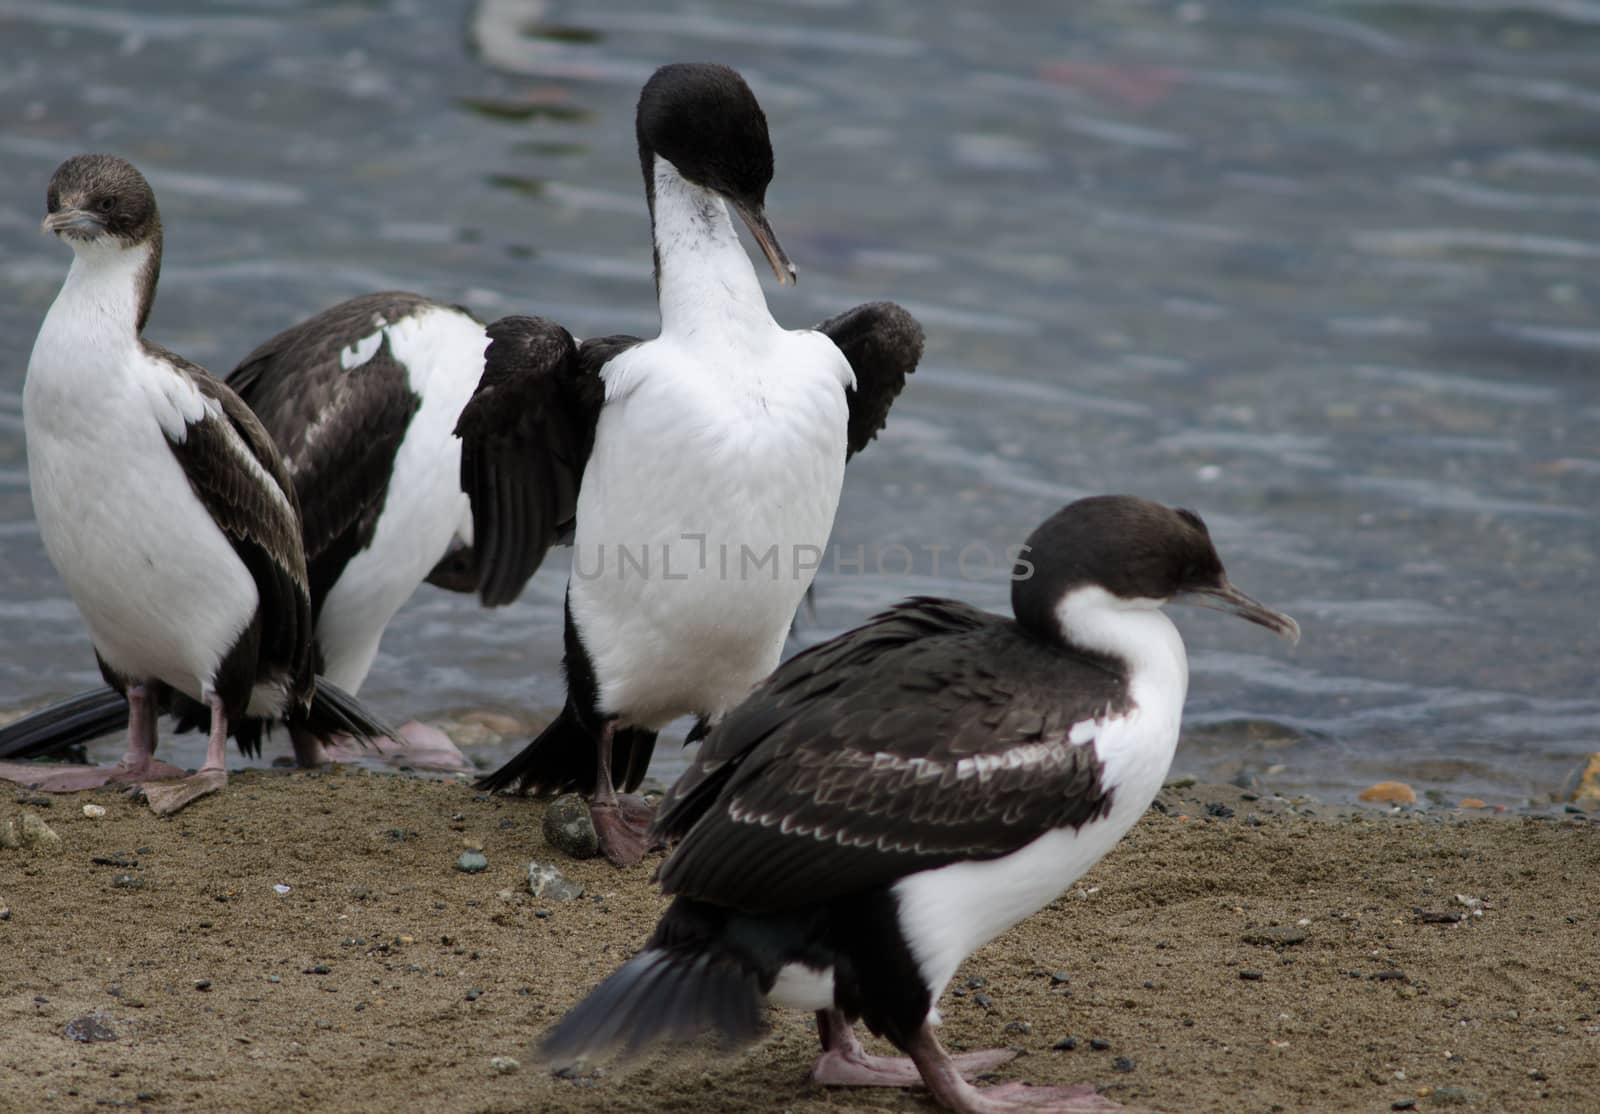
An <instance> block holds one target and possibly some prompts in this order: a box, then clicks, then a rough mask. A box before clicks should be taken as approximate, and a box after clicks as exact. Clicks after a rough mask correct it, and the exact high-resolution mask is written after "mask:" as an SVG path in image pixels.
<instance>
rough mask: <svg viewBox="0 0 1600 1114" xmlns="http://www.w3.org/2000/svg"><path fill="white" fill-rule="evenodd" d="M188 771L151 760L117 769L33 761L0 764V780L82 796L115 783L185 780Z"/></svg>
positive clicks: (42, 790)
mask: <svg viewBox="0 0 1600 1114" xmlns="http://www.w3.org/2000/svg"><path fill="white" fill-rule="evenodd" d="M183 775H184V771H183V770H180V769H178V767H176V766H173V765H170V764H168V763H166V762H160V761H157V760H156V759H153V758H152V759H150V760H149V761H148V762H146V763H144V764H143V765H142V766H139V767H137V768H136V767H133V766H130V765H128V764H126V763H123V762H119V763H117V764H116V765H115V766H54V765H41V764H37V763H33V762H0V781H12V782H16V783H17V784H18V785H25V786H27V787H28V788H29V789H37V790H38V791H39V792H41V793H78V792H81V791H83V790H85V789H99V788H100V787H101V786H102V785H107V784H109V783H112V782H136V781H141V780H144V779H146V778H149V779H152V780H158V779H161V778H172V777H182V776H183Z"/></svg>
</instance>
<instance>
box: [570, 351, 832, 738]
mask: <svg viewBox="0 0 1600 1114" xmlns="http://www.w3.org/2000/svg"><path fill="white" fill-rule="evenodd" d="M769 326H770V327H768V328H766V329H761V328H757V327H753V326H752V327H749V328H746V329H743V330H739V331H736V337H735V340H734V341H733V342H731V343H726V342H720V341H719V343H697V341H696V337H695V335H687V336H686V335H684V334H683V333H682V332H677V333H669V334H667V335H664V336H663V337H662V338H661V339H659V340H655V341H651V342H649V343H647V344H642V345H639V346H637V347H636V348H633V349H630V350H629V351H627V352H625V353H623V354H622V355H621V356H619V357H617V358H616V359H615V360H613V361H612V362H611V363H610V364H608V365H607V367H606V368H605V369H604V377H605V380H606V388H607V403H606V406H605V408H604V409H603V410H602V412H601V415H600V420H599V425H598V427H597V430H596V435H595V443H594V451H593V454H592V455H591V457H590V459H589V463H588V466H587V468H586V469H585V471H584V477H583V486H582V489H581V491H580V493H579V498H578V521H577V536H576V539H575V546H576V548H575V551H574V554H573V573H572V579H571V588H570V592H571V595H570V599H571V604H572V611H573V618H574V621H575V622H576V623H577V625H578V629H579V630H580V632H581V633H582V636H583V639H584V645H585V648H586V650H587V651H588V653H589V655H590V657H591V659H592V660H593V662H594V666H595V672H596V676H597V679H598V681H599V687H600V698H601V706H602V709H603V710H604V711H606V712H608V713H612V714H618V715H620V716H622V717H623V718H624V719H625V720H626V721H627V722H630V723H637V724H639V725H641V726H646V727H659V726H662V725H664V724H665V723H666V722H668V721H670V720H672V719H675V718H677V717H678V716H681V715H685V714H698V715H706V716H710V717H715V716H718V715H720V714H721V713H722V712H724V711H726V710H727V709H728V708H730V707H732V706H733V705H734V704H735V703H737V702H738V701H739V700H740V699H742V698H743V697H744V695H745V694H746V693H747V692H748V691H749V689H750V687H751V686H752V685H753V684H755V683H756V682H757V681H759V680H760V679H761V678H763V677H764V676H766V674H767V673H769V672H770V671H771V670H772V669H773V667H774V666H776V665H777V662H778V657H779V654H780V653H781V651H782V648H783V642H784V638H785V636H786V634H787V631H788V628H789V624H790V622H791V620H792V619H793V616H794V611H795V608H796V607H797V606H798V605H799V602H800V600H801V598H802V597H803V596H804V594H805V591H806V588H807V587H808V586H809V585H810V583H811V579H812V577H813V575H814V574H815V572H816V568H817V567H818V565H819V564H820V562H821V558H822V553H823V548H824V546H825V545H826V544H827V539H828V534H829V531H830V530H831V529H832V526H833V516H834V511H835V509H836V508H837V506H838V502H839V489H840V485H841V484H842V482H843V478H844V460H845V428H846V423H847V418H848V411H847V407H846V403H845V395H844V385H845V383H847V382H849V381H850V374H851V373H850V366H849V364H848V362H846V361H845V359H844V357H843V355H842V354H841V353H840V352H839V351H838V349H837V348H836V347H834V345H833V343H832V342H831V341H829V340H828V339H827V338H826V337H824V336H822V335H820V334H817V333H810V332H796V333H791V332H787V331H784V330H782V329H779V328H778V327H777V326H776V325H770V321H769ZM726 335H727V334H721V336H722V337H726Z"/></svg>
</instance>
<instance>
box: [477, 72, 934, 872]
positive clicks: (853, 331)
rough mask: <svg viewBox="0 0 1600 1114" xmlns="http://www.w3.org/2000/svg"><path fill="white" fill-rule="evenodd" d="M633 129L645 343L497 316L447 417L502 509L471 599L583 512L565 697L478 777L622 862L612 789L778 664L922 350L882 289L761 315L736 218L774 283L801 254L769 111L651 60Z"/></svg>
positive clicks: (484, 490) (721, 78)
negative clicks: (786, 317)
mask: <svg viewBox="0 0 1600 1114" xmlns="http://www.w3.org/2000/svg"><path fill="white" fill-rule="evenodd" d="M637 132H638V144H639V161H640V164H641V167H642V169H643V173H644V183H645V193H646V198H647V200H648V203H649V208H650V217H651V227H652V232H653V237H654V243H655V272H656V289H657V295H658V301H659V304H660V310H661V334H660V336H658V337H657V338H656V339H654V340H651V341H640V340H638V339H637V338H634V337H607V338H603V339H597V340H590V341H587V342H585V343H583V344H582V345H578V344H576V343H575V342H574V341H573V339H572V337H571V336H570V335H569V334H568V333H567V331H566V330H565V329H563V328H561V327H560V326H559V325H555V324H552V323H551V322H548V321H545V320H542V319H539V318H528V317H511V318H505V319H503V320H500V321H497V322H495V323H494V324H492V325H491V326H490V327H489V335H490V337H491V343H490V345H489V349H488V353H487V355H486V357H485V361H484V372H483V382H482V384H481V385H480V386H479V388H478V391H477V394H476V395H475V396H474V398H473V399H472V401H471V402H470V403H469V404H468V405H467V408H466V411H465V413H463V415H462V417H461V423H460V427H459V428H460V433H461V436H462V438H463V441H464V442H465V445H464V449H463V454H462V481H463V486H464V487H465V488H466V489H467V492H468V494H469V495H470V496H471V498H472V503H473V507H474V510H475V513H476V511H477V509H478V508H480V507H490V506H493V507H498V508H499V510H498V513H497V514H496V515H495V516H494V518H495V523H494V526H493V528H492V529H480V530H479V532H478V534H477V536H476V538H475V548H476V552H477V558H478V563H479V571H480V575H481V576H482V577H483V582H482V583H483V589H484V591H485V592H486V593H488V594H489V595H494V594H497V593H498V592H499V585H500V584H501V582H502V580H509V582H512V583H517V582H519V581H520V579H521V578H525V577H526V575H527V568H526V562H528V561H533V562H535V563H536V562H537V559H538V557H539V556H542V554H543V551H544V549H545V548H547V547H548V546H549V545H551V544H552V543H553V542H554V541H555V540H556V539H557V538H558V537H560V536H561V534H562V532H563V531H564V530H565V529H567V528H568V527H569V526H571V525H572V524H573V523H574V521H575V524H576V525H575V528H576V536H575V541H574V544H575V547H576V548H575V551H574V555H573V562H574V566H573V574H572V576H571V578H570V579H569V581H568V586H567V601H566V673H567V701H566V706H565V707H564V708H563V710H562V712H561V714H560V716H559V717H558V718H557V719H556V720H555V721H554V722H553V723H551V724H550V726H549V727H547V728H546V729H545V731H544V732H543V733H542V734H541V735H540V736H539V737H538V738H536V739H535V740H533V742H531V743H530V744H529V745H528V746H527V747H526V748H525V749H524V750H523V751H522V753H520V754H519V755H517V756H516V757H515V758H513V759H512V760H511V761H510V762H508V763H506V765H505V766H504V767H502V768H501V769H499V770H497V771H496V772H494V773H493V774H491V775H489V776H488V777H486V778H484V779H482V781H481V782H480V783H479V784H480V785H481V786H483V787H486V788H491V789H498V790H504V791H533V792H540V793H553V792H560V791H564V790H577V791H581V792H584V793H587V794H589V795H590V803H591V811H592V815H593V817H594V821H595V827H596V830H597V831H598V833H599V835H600V839H601V845H602V847H603V849H604V850H605V853H606V854H607V855H608V856H609V857H610V858H611V859H612V860H613V861H614V862H617V863H619V864H629V863H635V862H638V861H639V859H640V858H642V856H643V854H644V851H645V846H646V845H645V841H644V832H645V827H646V824H647V822H648V819H649V811H648V809H647V808H646V807H645V806H644V804H643V802H642V801H641V800H639V799H638V798H636V797H633V796H630V795H623V794H626V793H627V792H628V791H630V790H632V789H634V788H635V787H637V785H638V784H639V782H640V780H641V779H642V778H643V776H644V773H645V769H646V767H647V765H648V763H649V760H650V754H651V751H652V749H653V747H654V745H655V738H656V732H657V731H659V730H660V729H661V728H662V727H664V726H665V725H666V724H667V723H669V722H671V721H672V720H674V719H677V718H679V717H681V716H686V715H693V716H697V717H699V718H700V720H701V721H702V722H703V723H714V722H715V721H716V720H717V719H719V718H720V717H721V716H722V715H723V714H725V713H726V712H727V711H728V710H729V709H730V708H732V707H733V706H734V705H736V704H737V703H738V702H739V701H740V700H741V699H743V698H744V696H745V695H746V694H747V693H748V692H749V691H750V688H751V687H752V686H753V685H754V684H755V683H756V682H758V681H759V680H760V679H761V678H763V677H765V676H766V675H767V674H768V673H769V672H770V671H771V670H772V668H773V667H774V666H775V665H777V663H778V658H779V655H780V653H781V651H782V648H783V643H784V638H785V636H786V634H787V632H788V630H789V625H790V622H791V620H792V619H793V616H794V613H795V608H796V607H797V605H798V604H799V603H800V601H801V599H802V597H803V596H804V594H805V592H806V589H807V588H808V586H809V585H810V583H811V578H812V575H813V574H814V572H815V569H816V567H817V565H818V564H819V563H820V558H821V553H822V547H823V546H824V545H825V544H826V542H827V539H828V534H829V531H830V529H831V528H832V525H833V516H834V511H835V509H836V508H837V506H838V502H839V489H840V484H841V482H842V480H843V476H844V466H845V460H846V458H847V457H848V456H850V455H851V454H852V453H855V452H858V451H859V450H860V449H862V448H863V447H865V446H866V444H867V443H868V442H869V441H870V440H871V439H872V438H873V437H874V436H875V435H876V434H877V432H878V431H879V430H880V429H881V428H882V427H883V424H884V420H885V418H886V416H887V414H888V410H889V407H890V405H891V404H892V402H893V401H894V398H895V396H896V395H897V394H898V393H899V392H900V389H901V387H902V386H903V385H904V383H905V377H906V375H907V374H908V373H910V372H911V371H912V370H914V369H915V367H916V364H917V360H918V359H919V358H920V356H921V351H922V332H921V329H920V328H919V327H918V326H917V324H916V322H915V321H914V320H913V319H912V318H911V316H910V315H909V314H907V313H906V312H905V311H904V310H903V309H901V308H900V307H898V306H895V305H892V304H889V303H873V304H869V305H864V306H860V307H857V308H856V309H854V310H851V311H849V312H847V313H844V314H841V315H840V316H838V317H835V318H833V319H831V320H829V321H827V322H824V323H823V324H822V325H820V326H819V327H818V328H817V329H815V330H799V331H793V332H791V331H789V330H786V329H783V328H781V327H780V326H779V325H778V324H777V323H776V322H775V321H774V320H773V318H772V315H771V313H770V312H769V311H768V309H767V303H766V299H765V297H764V296H763V295H762V291H761V284H760V281H759V279H758V278H757V275H756V272H755V269H754V268H753V267H752V266H751V263H750V259H749V257H748V256H747V255H746V254H745V250H744V248H743V247H742V246H741V245H740V242H739V235H738V232H737V230H736V228H735V226H734V222H733V219H732V213H735V212H736V213H738V215H739V216H740V217H741V218H742V219H743V220H744V222H745V224H746V225H748V227H749V229H750V231H751V233H752V235H753V236H754V237H755V240H756V243H757V244H758V245H760V247H761V250H762V252H763V253H764V255H765V256H766V259H767V262H768V263H769V264H770V265H771V267H772V270H773V273H774V274H775V275H776V276H777V278H778V281H779V282H780V283H787V282H789V281H791V280H792V279H793V277H794V267H793V265H792V264H791V263H790V262H789V259H788V256H787V255H785V254H784V251H783V249H782V247H780V246H779V244H778V240H777V237H776V235H775V234H774V233H773V231H772V227H771V225H770V224H769V223H768V221H767V216H766V212H765V199H766V191H767V185H768V183H769V182H770V181H771V180H772V167H773V162H772V145H771V142H770V140H769V138H768V135H767V122H766V117H765V116H764V115H763V113H762V111H761V106H760V105H759V104H758V103H757V102H756V98H755V96H754V95H753V94H752V93H751V91H750V89H749V87H748V86H747V85H746V84H745V83H744V80H743V79H742V78H741V77H740V76H739V75H738V74H737V73H735V72H734V71H733V70H730V69H728V68H727V67H725V66H715V65H672V66H665V67H663V68H661V69H660V70H657V71H656V73H655V75H654V76H652V77H651V78H650V80H649V81H648V82H647V83H646V84H645V86H644V89H643V91H642V93H641V94H640V97H639V106H638V115H637ZM480 520H481V516H480ZM530 539H532V541H533V543H534V544H531V545H530ZM618 790H622V791H623V793H621V794H619V792H618Z"/></svg>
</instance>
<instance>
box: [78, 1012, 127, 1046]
mask: <svg viewBox="0 0 1600 1114" xmlns="http://www.w3.org/2000/svg"><path fill="white" fill-rule="evenodd" d="M65 1032H66V1035H67V1037H68V1038H69V1039H71V1040H75V1041H81V1042H82V1043H84V1044H100V1043H102V1042H104V1041H114V1040H116V1039H117V1034H116V1033H115V1032H113V1031H112V1029H111V1027H110V1026H109V1025H106V1024H105V1023H103V1022H102V1021H101V1020H100V1019H99V1018H98V1017H95V1016H93V1015H86V1016H84V1017H74V1018H73V1019H72V1020H71V1021H69V1022H67V1026H66V1030H65Z"/></svg>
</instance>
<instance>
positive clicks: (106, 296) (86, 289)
mask: <svg viewBox="0 0 1600 1114" xmlns="http://www.w3.org/2000/svg"><path fill="white" fill-rule="evenodd" d="M160 270H161V245H160V243H158V242H149V241H147V242H145V243H142V244H137V245H135V246H133V247H125V246H123V245H121V244H119V243H117V242H115V241H104V240H97V241H94V242H90V243H79V244H74V245H73V259H72V267H71V268H70V269H69V270H68V271H67V278H66V281H65V282H63V283H62V284H61V293H59V294H57V295H56V300H55V303H54V305H52V306H51V307H50V314H49V316H48V317H47V318H46V321H45V326H46V328H50V327H51V326H52V325H57V326H65V327H67V328H69V329H70V330H71V331H72V332H73V333H74V334H75V335H76V336H77V337H79V338H81V339H83V340H96V341H100V342H102V343H112V344H127V345H134V344H137V343H138V340H139V334H140V333H141V332H143V331H144V323H145V320H146V319H147V318H148V317H149V316H150V305H151V303H152V302H153V301H154V300H155V291H156V279H157V276H158V275H159V273H160Z"/></svg>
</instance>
